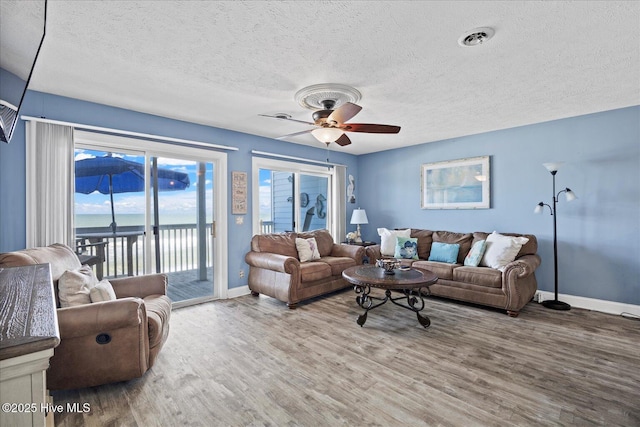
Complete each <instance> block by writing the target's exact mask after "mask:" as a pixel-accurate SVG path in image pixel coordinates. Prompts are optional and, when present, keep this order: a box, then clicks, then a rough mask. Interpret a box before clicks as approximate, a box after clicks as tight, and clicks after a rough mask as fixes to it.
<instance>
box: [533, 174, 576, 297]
mask: <svg viewBox="0 0 640 427" xmlns="http://www.w3.org/2000/svg"><path fill="white" fill-rule="evenodd" d="M543 166H544V167H545V168H547V170H548V171H549V172H551V176H552V177H553V206H550V205H548V204H546V203H543V202H540V203H538V206H536V208H535V210H534V212H535V213H542V211H543V210H544V207H545V206H546V207H548V208H549V210H550V211H551V216H552V217H553V268H554V281H555V298H554V299H552V300H546V301H542V305H544V306H545V307H547V308H551V309H553V310H571V306H570V305H569V304H567V303H566V302H562V301H559V300H558V233H557V221H556V219H557V215H556V205H557V203H558V197H560V194H562V193H565V197H566V199H567V202H570V201H572V200H575V199H577V197H576V195H575V194H574V193H573V191H571V190H570V189H569V188H565V189H564V190H561V191H559V192H558V193H556V173H558V169H559V168H560V166H562V163H561V162H554V163H543Z"/></svg>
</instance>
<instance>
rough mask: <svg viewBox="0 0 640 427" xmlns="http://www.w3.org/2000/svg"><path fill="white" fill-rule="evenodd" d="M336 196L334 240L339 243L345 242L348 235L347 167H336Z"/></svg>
mask: <svg viewBox="0 0 640 427" xmlns="http://www.w3.org/2000/svg"><path fill="white" fill-rule="evenodd" d="M334 170H335V172H334V175H333V176H334V177H335V178H334V179H335V187H334V191H335V195H336V197H334V200H335V201H336V203H335V205H336V206H335V210H334V218H335V220H334V221H333V224H334V233H335V234H334V239H336V241H337V242H342V241H344V240H345V236H346V234H347V167H346V166H341V165H335V166H334Z"/></svg>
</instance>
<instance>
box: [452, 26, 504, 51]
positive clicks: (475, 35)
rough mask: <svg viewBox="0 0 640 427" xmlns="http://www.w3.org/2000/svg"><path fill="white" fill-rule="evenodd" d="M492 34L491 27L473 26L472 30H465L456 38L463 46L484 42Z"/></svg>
mask: <svg viewBox="0 0 640 427" xmlns="http://www.w3.org/2000/svg"><path fill="white" fill-rule="evenodd" d="M494 34H495V31H494V30H493V28H489V27H483V28H474V29H473V30H470V31H467V32H465V33H464V34H462V35H461V36H460V38H459V39H458V44H459V45H460V46H464V47H474V46H479V45H481V44H484V43H486V42H487V41H488V40H489V39H490V38H491V37H493V35H494Z"/></svg>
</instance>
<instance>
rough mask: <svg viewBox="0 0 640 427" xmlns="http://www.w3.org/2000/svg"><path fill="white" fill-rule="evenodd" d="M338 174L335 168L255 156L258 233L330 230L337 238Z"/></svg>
mask: <svg viewBox="0 0 640 427" xmlns="http://www.w3.org/2000/svg"><path fill="white" fill-rule="evenodd" d="M335 175H336V168H333V167H332V168H327V167H324V166H312V165H307V164H301V163H293V162H285V161H280V160H271V159H263V158H257V157H254V159H253V177H254V179H253V206H254V213H253V218H254V234H265V233H281V232H285V231H297V232H301V231H311V230H318V229H328V230H329V231H330V232H331V233H332V235H334V239H335V236H336V235H337V231H336V217H337V216H336V214H335V212H336V211H337V209H338V205H339V203H337V202H336V197H335V196H334V195H335V194H336V191H335V188H334V187H335V185H336V179H335ZM343 221H344V219H342V222H343ZM338 222H340V221H338Z"/></svg>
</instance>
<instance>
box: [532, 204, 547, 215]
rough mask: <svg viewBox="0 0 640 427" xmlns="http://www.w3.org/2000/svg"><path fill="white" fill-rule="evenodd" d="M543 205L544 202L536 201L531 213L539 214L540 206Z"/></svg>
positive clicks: (540, 211)
mask: <svg viewBox="0 0 640 427" xmlns="http://www.w3.org/2000/svg"><path fill="white" fill-rule="evenodd" d="M543 206H544V204H543V203H542V202H540V203H538V204H537V205H536V208H535V209H534V210H533V213H536V214H541V213H542V207H543Z"/></svg>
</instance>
